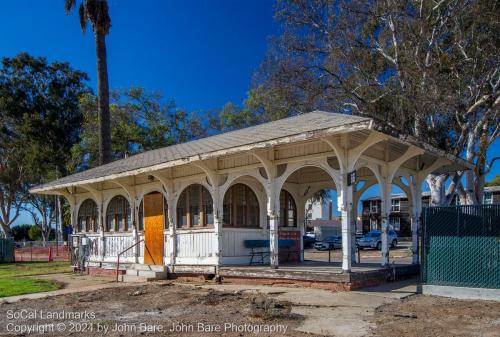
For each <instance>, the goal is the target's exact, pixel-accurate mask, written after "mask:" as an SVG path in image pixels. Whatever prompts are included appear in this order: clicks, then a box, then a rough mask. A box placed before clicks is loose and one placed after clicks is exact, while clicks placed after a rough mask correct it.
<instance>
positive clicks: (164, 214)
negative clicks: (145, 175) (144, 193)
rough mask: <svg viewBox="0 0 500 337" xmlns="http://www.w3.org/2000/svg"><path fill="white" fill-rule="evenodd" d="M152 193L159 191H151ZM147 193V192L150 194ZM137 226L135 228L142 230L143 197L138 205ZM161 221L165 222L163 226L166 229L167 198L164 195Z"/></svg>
mask: <svg viewBox="0 0 500 337" xmlns="http://www.w3.org/2000/svg"><path fill="white" fill-rule="evenodd" d="M152 193H159V192H152ZM152 193H149V194H152ZM138 213H139V215H138V217H139V219H138V221H139V226H138V228H137V230H139V231H143V230H144V199H142V200H141V204H140V205H139V212H138ZM163 221H164V222H165V225H164V228H165V229H168V205H167V199H165V197H164V198H163Z"/></svg>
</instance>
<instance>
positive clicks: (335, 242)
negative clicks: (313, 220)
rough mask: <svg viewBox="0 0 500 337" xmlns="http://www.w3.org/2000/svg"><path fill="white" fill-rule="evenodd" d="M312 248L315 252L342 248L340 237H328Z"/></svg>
mask: <svg viewBox="0 0 500 337" xmlns="http://www.w3.org/2000/svg"><path fill="white" fill-rule="evenodd" d="M314 248H316V249H317V250H329V249H336V248H342V237H341V236H339V235H333V236H328V237H326V238H324V239H323V240H321V241H319V242H316V243H315V244H314Z"/></svg>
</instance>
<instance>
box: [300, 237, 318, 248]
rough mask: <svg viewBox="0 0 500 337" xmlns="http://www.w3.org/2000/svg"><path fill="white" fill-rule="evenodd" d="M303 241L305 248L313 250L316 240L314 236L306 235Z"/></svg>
mask: <svg viewBox="0 0 500 337" xmlns="http://www.w3.org/2000/svg"><path fill="white" fill-rule="evenodd" d="M302 241H303V242H304V248H311V247H313V246H314V243H315V242H316V239H315V238H314V236H310V235H304V236H303V237H302Z"/></svg>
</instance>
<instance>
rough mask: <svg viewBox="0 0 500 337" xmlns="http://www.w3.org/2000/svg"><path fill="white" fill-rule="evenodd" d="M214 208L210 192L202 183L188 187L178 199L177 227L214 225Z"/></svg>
mask: <svg viewBox="0 0 500 337" xmlns="http://www.w3.org/2000/svg"><path fill="white" fill-rule="evenodd" d="M213 224H214V210H213V201H212V196H211V195H210V192H208V190H207V189H206V188H205V187H203V186H202V185H200V184H193V185H189V186H188V187H186V189H185V190H184V191H182V193H181V195H180V196H179V200H178V201H177V227H178V228H202V227H207V226H213Z"/></svg>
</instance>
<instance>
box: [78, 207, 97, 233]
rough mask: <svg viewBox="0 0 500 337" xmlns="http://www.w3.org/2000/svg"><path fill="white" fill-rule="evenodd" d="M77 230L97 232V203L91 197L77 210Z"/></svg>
mask: <svg viewBox="0 0 500 337" xmlns="http://www.w3.org/2000/svg"><path fill="white" fill-rule="evenodd" d="M76 230H77V231H78V232H82V231H85V232H97V205H96V203H95V202H94V200H92V199H87V200H85V201H84V202H83V203H82V205H81V206H80V209H79V210H78V222H77V229H76Z"/></svg>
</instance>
